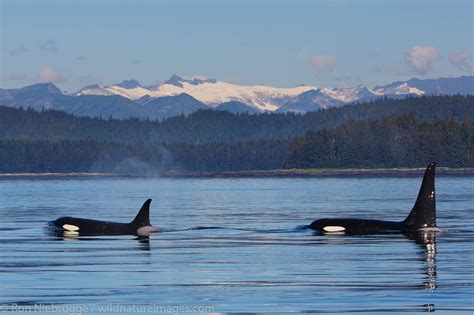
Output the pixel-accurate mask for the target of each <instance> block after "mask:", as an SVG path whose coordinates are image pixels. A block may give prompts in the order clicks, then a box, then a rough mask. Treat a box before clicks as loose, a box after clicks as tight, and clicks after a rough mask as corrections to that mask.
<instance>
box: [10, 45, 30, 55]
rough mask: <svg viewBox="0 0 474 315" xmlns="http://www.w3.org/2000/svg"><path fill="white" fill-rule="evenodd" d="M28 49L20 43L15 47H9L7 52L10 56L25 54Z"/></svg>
mask: <svg viewBox="0 0 474 315" xmlns="http://www.w3.org/2000/svg"><path fill="white" fill-rule="evenodd" d="M29 51H30V50H29V49H28V48H26V46H25V45H23V44H22V45H18V46H17V47H15V48H13V49H9V50H8V53H9V54H10V56H20V55H23V54H26V53H27V52H29Z"/></svg>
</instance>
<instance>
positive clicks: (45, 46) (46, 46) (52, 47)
mask: <svg viewBox="0 0 474 315" xmlns="http://www.w3.org/2000/svg"><path fill="white" fill-rule="evenodd" d="M39 48H40V50H42V51H52V52H56V51H58V45H57V43H56V41H55V40H53V39H48V40H46V41H44V42H41V43H40V44H39Z"/></svg>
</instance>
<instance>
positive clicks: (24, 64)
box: [0, 0, 474, 92]
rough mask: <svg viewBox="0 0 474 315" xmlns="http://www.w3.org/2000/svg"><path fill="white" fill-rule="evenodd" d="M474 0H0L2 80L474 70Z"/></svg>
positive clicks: (261, 79)
mask: <svg viewBox="0 0 474 315" xmlns="http://www.w3.org/2000/svg"><path fill="white" fill-rule="evenodd" d="M473 4H474V1H473V0H467V1H464V0H463V1H459V0H449V1H448V0H446V1H436V0H435V1H416V0H411V1H408V0H396V1H392V0H385V1H378V0H371V1H369V0H358V1H356V0H352V1H343V0H327V1H301V0H293V1H290V0H288V1H281V0H280V1H277V0H276V1H269V0H265V1H264V0H254V1H244V0H241V1H226V0H220V1H217V0H215V1H209V0H207V1H198V0H194V1H191V0H188V1H182V0H177V1H176V0H175V1H164V0H163V1H160V0H157V1H151V0H129V1H127V0H113V1H112V0H93V1H92V0H81V1H73V0H55V1H51V0H48V1H46V0H14V1H12V0H0V27H1V29H0V43H1V47H0V48H1V50H0V54H1V55H0V57H1V58H0V87H3V88H17V87H21V86H25V85H30V84H34V83H39V82H53V83H55V84H56V85H57V86H58V87H59V88H61V89H62V90H65V91H69V92H75V91H77V90H78V89H80V88H81V87H83V86H85V85H88V84H95V83H98V84H100V85H108V84H115V83H119V82H121V81H123V80H125V79H131V78H133V79H136V80H138V81H140V83H142V84H143V85H150V84H156V83H158V82H160V81H163V80H166V79H168V78H169V77H170V76H171V75H173V74H178V75H181V76H185V77H189V76H195V75H201V76H205V77H209V78H214V79H217V80H220V81H227V82H232V83H236V84H244V85H256V84H265V85H271V86H277V87H292V86H296V85H300V84H306V85H315V86H328V87H350V86H355V85H358V84H364V85H366V86H368V87H369V88H372V87H374V86H375V85H377V84H387V83H390V82H393V81H397V80H407V79H409V78H411V77H417V78H438V77H455V76H460V75H469V74H473V53H474V43H473V41H474V34H473V33H474V24H473V18H474V9H473Z"/></svg>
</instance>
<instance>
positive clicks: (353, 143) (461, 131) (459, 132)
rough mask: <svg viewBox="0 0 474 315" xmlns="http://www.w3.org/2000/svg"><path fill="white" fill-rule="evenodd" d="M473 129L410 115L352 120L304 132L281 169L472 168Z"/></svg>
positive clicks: (465, 124) (464, 124) (466, 122)
mask: <svg viewBox="0 0 474 315" xmlns="http://www.w3.org/2000/svg"><path fill="white" fill-rule="evenodd" d="M473 149H474V124H473V123H472V121H471V120H470V119H469V118H468V117H467V116H466V118H465V120H464V121H463V122H457V121H455V120H454V119H447V120H439V119H437V120H432V121H419V120H417V119H416V116H415V115H414V114H412V115H407V116H402V117H385V118H381V119H378V120H368V121H358V122H357V121H352V122H348V123H346V124H344V125H343V126H341V127H339V128H336V129H322V130H317V131H310V132H307V133H306V134H305V135H303V136H300V137H297V138H296V139H295V140H294V141H293V142H292V143H291V144H290V146H289V148H288V152H287V154H286V158H285V162H284V167H285V168H349V167H355V168H358V167H364V168H366V167H367V168H371V167H422V166H425V165H426V164H427V162H429V161H437V162H438V163H439V164H440V165H443V166H448V167H449V166H450V167H474V159H473V157H472V153H473Z"/></svg>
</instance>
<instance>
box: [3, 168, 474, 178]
mask: <svg viewBox="0 0 474 315" xmlns="http://www.w3.org/2000/svg"><path fill="white" fill-rule="evenodd" d="M424 171H425V168H424V167H423V168H373V169H368V168H362V169H355V168H349V169H274V170H255V171H225V172H176V171H167V172H150V173H97V172H94V173H87V172H77V173H0V179H9V178H50V177H53V178H61V177H62V178H75V177H86V178H100V177H106V178H114V177H115V178H120V177H137V178H138V177H163V178H270V177H282V178H285V177H290V178H291V177H300V178H312V177H316V178H317V177H381V176H393V177H403V176H418V175H422V174H423V172H424ZM436 171H437V172H436V173H437V174H436V175H437V176H474V168H446V167H439V168H437V170H436Z"/></svg>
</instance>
